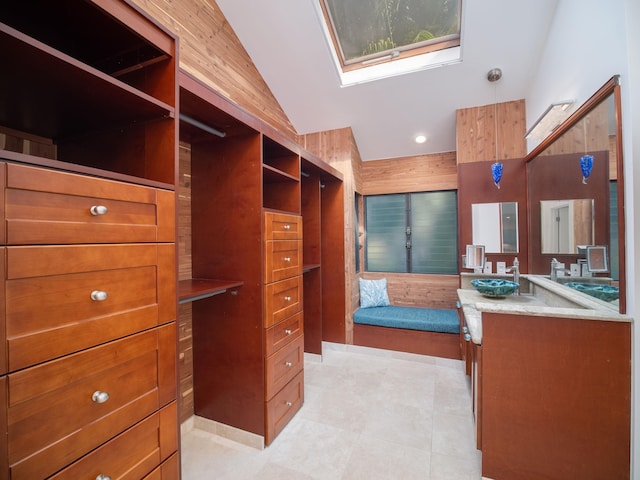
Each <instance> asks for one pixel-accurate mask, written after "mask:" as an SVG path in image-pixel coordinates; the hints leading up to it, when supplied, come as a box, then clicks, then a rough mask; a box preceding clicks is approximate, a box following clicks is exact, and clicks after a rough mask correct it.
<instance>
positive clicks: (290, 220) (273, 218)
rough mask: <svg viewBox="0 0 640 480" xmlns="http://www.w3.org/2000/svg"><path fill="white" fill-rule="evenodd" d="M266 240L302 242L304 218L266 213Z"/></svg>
mask: <svg viewBox="0 0 640 480" xmlns="http://www.w3.org/2000/svg"><path fill="white" fill-rule="evenodd" d="M264 239H265V240H302V217H301V216H299V215H287V214H286V213H274V212H265V213H264Z"/></svg>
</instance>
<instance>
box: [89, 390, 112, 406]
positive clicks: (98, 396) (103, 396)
mask: <svg viewBox="0 0 640 480" xmlns="http://www.w3.org/2000/svg"><path fill="white" fill-rule="evenodd" d="M91 400H93V401H94V402H96V403H104V402H106V401H107V400H109V394H108V393H107V392H101V391H100V390H96V391H95V392H93V395H91Z"/></svg>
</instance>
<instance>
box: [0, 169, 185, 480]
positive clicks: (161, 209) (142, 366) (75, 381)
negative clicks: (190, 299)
mask: <svg viewBox="0 0 640 480" xmlns="http://www.w3.org/2000/svg"><path fill="white" fill-rule="evenodd" d="M0 170H1V171H2V174H1V175H0V178H2V179H3V181H4V185H2V187H3V198H4V199H5V201H4V209H3V215H4V218H3V220H4V223H5V224H6V230H5V232H4V233H5V236H6V238H7V241H6V242H5V243H6V245H7V246H5V247H3V248H2V258H3V263H4V267H5V268H4V272H5V273H4V276H3V285H2V290H3V293H4V296H3V298H4V303H5V308H4V312H3V313H4V318H3V320H4V321H3V322H2V323H3V325H2V328H1V330H2V336H4V337H5V339H6V340H5V342H2V343H3V344H4V345H6V352H5V354H4V355H3V356H2V357H3V359H6V362H4V365H2V373H5V374H6V377H5V378H6V380H5V381H3V382H2V383H1V384H0V385H1V388H2V398H3V399H6V403H5V402H4V401H3V403H2V412H1V416H2V418H3V420H2V423H4V422H6V438H7V444H6V447H5V448H4V450H5V451H4V452H3V453H4V455H3V456H4V458H6V465H5V466H3V467H4V468H3V470H4V472H3V473H2V475H0V476H2V477H3V478H10V479H12V480H13V479H21V478H24V479H40V478H48V477H49V476H50V475H53V474H55V476H54V477H53V478H56V479H63V478H80V477H82V476H83V475H85V476H86V474H87V473H90V474H91V475H93V476H96V475H99V474H103V475H105V476H109V477H113V478H115V477H119V476H120V475H121V474H123V473H124V472H129V471H130V470H131V471H133V472H139V473H140V478H141V477H142V476H143V475H146V474H148V473H149V472H152V471H153V470H154V469H155V468H156V467H157V466H158V465H160V464H161V463H162V462H163V461H165V460H168V459H169V458H170V457H171V456H172V455H177V454H176V450H177V411H176V402H175V399H176V372H175V369H176V366H175V361H176V331H175V315H176V304H175V247H174V236H175V233H174V232H175V230H174V228H173V225H174V222H175V219H174V215H175V213H174V212H175V210H174V208H173V193H172V192H168V191H163V190H158V189H155V188H150V187H143V186H139V185H128V184H125V183H122V182H115V181H110V180H104V179H98V178H89V177H84V176H82V175H75V174H70V173H64V172H58V171H52V170H46V169H42V168H36V167H31V166H25V165H18V164H4V163H1V164H0ZM92 192H93V193H94V194H93V195H91V193H92ZM66 200H68V201H66ZM98 207H100V208H99V212H100V213H98V212H96V209H97V208H98ZM92 212H94V213H92ZM137 212H144V213H143V214H139V213H137ZM132 237H133V240H135V241H136V242H140V243H126V242H129V241H131V240H132ZM89 241H90V242H94V243H84V242H89ZM104 241H110V242H113V243H98V242H104ZM115 242H119V243H115ZM142 242H144V243H142ZM28 243H31V245H28ZM125 451H126V455H123V452H125ZM56 472H57V473H56ZM176 473H177V471H176ZM134 476H135V475H134ZM166 478H173V477H171V476H168V477H166Z"/></svg>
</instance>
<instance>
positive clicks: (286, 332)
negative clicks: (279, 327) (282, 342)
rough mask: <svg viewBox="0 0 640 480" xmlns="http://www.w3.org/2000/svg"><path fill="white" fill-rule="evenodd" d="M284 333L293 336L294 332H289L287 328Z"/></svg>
mask: <svg viewBox="0 0 640 480" xmlns="http://www.w3.org/2000/svg"><path fill="white" fill-rule="evenodd" d="M284 333H285V334H287V335H291V334H292V333H293V332H292V331H291V330H289V329H288V328H285V330H284Z"/></svg>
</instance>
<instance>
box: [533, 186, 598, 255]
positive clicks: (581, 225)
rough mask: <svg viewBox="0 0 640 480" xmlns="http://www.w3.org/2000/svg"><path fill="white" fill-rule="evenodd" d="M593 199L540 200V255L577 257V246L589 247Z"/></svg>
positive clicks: (592, 239)
mask: <svg viewBox="0 0 640 480" xmlns="http://www.w3.org/2000/svg"><path fill="white" fill-rule="evenodd" d="M593 227H594V225H593V199H592V198H589V199H587V198H582V199H566V200H542V201H541V202H540V234H541V244H542V253H568V254H574V253H575V254H577V253H578V245H593V242H594V237H593Z"/></svg>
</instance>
